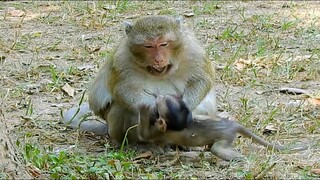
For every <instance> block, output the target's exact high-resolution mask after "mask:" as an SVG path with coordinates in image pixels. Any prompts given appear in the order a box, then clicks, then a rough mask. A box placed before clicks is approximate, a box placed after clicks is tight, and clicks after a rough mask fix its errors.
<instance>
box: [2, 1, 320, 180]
mask: <svg viewBox="0 0 320 180" xmlns="http://www.w3.org/2000/svg"><path fill="white" fill-rule="evenodd" d="M150 14H167V15H178V16H183V17H184V22H185V23H186V24H188V25H189V27H190V28H192V29H193V30H194V31H195V33H196V36H197V37H198V38H199V40H200V41H201V42H202V43H203V46H204V47H205V48H206V51H207V54H208V58H210V59H211V60H212V61H213V62H214V64H215V66H216V69H217V78H216V80H217V82H216V83H217V93H218V100H219V111H220V112H222V115H226V116H231V117H233V118H234V119H236V120H237V121H239V122H240V123H241V124H243V125H245V126H246V127H248V128H250V129H251V130H252V131H254V132H255V133H257V134H260V135H262V136H263V137H264V138H266V139H268V140H269V141H272V142H276V143H280V144H298V145H301V144H302V145H308V146H310V147H309V148H308V149H307V150H304V151H300V152H294V153H291V152H290V153H288V152H273V151H268V150H266V149H265V148H263V147H260V146H258V145H254V144H252V143H251V141H250V140H247V139H244V138H238V140H237V142H236V143H235V146H236V148H237V149H238V150H239V151H240V152H241V153H243V154H245V155H246V156H247V159H246V160H245V161H244V162H231V163H225V162H220V161H219V160H218V159H217V158H214V157H212V158H209V160H208V159H201V160H199V161H198V162H194V161H191V160H188V158H186V159H187V160H183V159H181V161H180V162H179V163H178V164H177V165H175V166H169V167H165V168H158V167H156V166H155V165H154V164H153V162H154V160H152V159H147V158H146V159H144V161H143V162H141V161H140V162H137V161H134V160H132V158H131V157H129V155H127V156H128V157H127V156H126V158H127V159H126V162H124V161H122V160H120V165H119V166H121V168H120V170H119V166H118V164H117V163H114V162H118V160H114V161H113V160H112V161H111V160H110V159H108V158H111V159H116V158H115V157H113V156H112V157H110V153H109V152H111V151H112V152H114V151H113V150H112V148H111V147H109V145H106V144H108V138H107V137H98V136H93V135H91V134H83V133H79V132H78V131H77V130H73V129H69V128H66V127H65V126H64V125H63V124H61V123H60V121H59V120H60V113H61V110H66V109H68V108H70V107H72V106H74V105H77V104H78V103H79V101H80V99H81V96H82V95H83V93H85V92H86V90H87V89H88V87H89V86H90V81H91V80H92V79H93V77H94V75H95V74H96V72H97V70H98V68H99V66H100V65H101V64H102V63H103V61H105V60H106V59H107V58H108V57H109V56H110V55H111V54H112V52H113V49H114V47H115V46H116V44H117V42H118V41H119V39H120V38H121V36H123V35H124V31H123V25H122V22H123V21H125V20H126V21H134V19H136V18H137V17H139V16H141V15H150ZM319 57H320V3H319V2H316V1H305V2H300V1H297V2H290V1H283V2H280V1H279V2H278V1H275V2H262V1H261V2H253V1H238V2H222V1H221V2H220V1H219V2H194V1H186V2H165V1H160V2H126V1H123V2H114V3H113V2H82V1H81V2H72V1H66V2H46V1H45V2H41V1H36V2H15V1H13V2H1V3H0V72H1V73H0V79H1V81H0V98H1V100H0V102H1V112H2V114H3V116H1V118H2V119H1V124H0V125H1V129H0V130H1V132H0V139H1V142H6V143H9V145H8V144H7V145H6V144H2V146H1V149H0V150H1V151H2V155H3V156H10V157H11V160H10V158H9V160H8V161H7V160H0V164H1V166H0V178H5V177H7V178H12V177H16V178H22V177H24V178H25V177H29V178H30V177H33V178H48V177H51V178H63V177H66V178H68V177H77V178H92V179H96V178H117V177H119V178H137V177H139V178H150V179H154V178H164V179H166V178H201V179H203V178H213V179H215V178H248V179H253V178H258V179H259V178H262V177H265V178H272V179H284V178H299V179H312V178H315V179H316V178H320V163H319V162H320V158H319V157H320V149H319V148H320V145H319V140H320V130H319V128H320V59H319ZM286 87H290V88H297V90H295V92H296V91H298V92H297V93H296V94H294V93H292V90H289V91H288V90H286V89H284V90H281V88H286ZM86 99H87V96H86V94H85V100H86ZM109 148H110V149H111V150H110V149H109ZM49 152H50V153H49ZM61 152H64V153H66V154H67V155H65V154H61ZM59 153H60V154H59ZM108 153H109V155H108V156H106V157H104V156H103V158H104V159H108V160H104V161H103V162H108V163H109V164H108V163H107V164H108V165H110V166H115V168H111V170H110V169H109V170H108V171H107V170H103V169H99V168H96V169H95V171H93V170H92V168H91V169H90V168H88V167H87V166H89V165H88V164H92V163H93V162H94V163H93V164H95V163H96V162H98V161H99V160H101V159H98V160H97V159H94V158H93V157H95V156H94V155H99V156H100V155H101V154H108ZM47 154H48V156H44V155H47ZM55 154H56V156H54V155H55ZM127 154H130V153H128V152H127ZM198 154H199V153H198ZM200 154H201V153H200ZM53 156H54V158H53ZM196 156H197V155H196ZM0 157H1V156H0ZM40 157H41V158H40ZM85 157H90V158H88V159H86V158H85ZM59 158H60V159H59ZM194 158H195V157H194V155H193V157H191V159H194ZM92 159H93V160H92ZM7 162H9V164H10V162H11V165H12V166H9V165H8V164H7ZM12 162H14V163H12ZM77 163H79V164H81V166H80V165H79V167H81V168H82V169H81V170H79V169H77V167H78V166H76V164H77ZM126 163H129V164H130V167H134V168H133V169H125V167H126ZM82 164H83V166H82ZM92 166H94V165H92ZM90 167H91V166H90ZM99 167H100V166H99ZM102 167H103V168H104V167H105V166H102V165H101V167H100V168H102ZM59 168H60V169H59ZM86 168H88V169H89V170H90V171H89V170H88V171H86ZM108 168H109V167H108ZM100 170H101V171H102V172H100ZM89 172H90V173H89ZM106 174H107V175H106ZM71 175H72V176H71Z"/></svg>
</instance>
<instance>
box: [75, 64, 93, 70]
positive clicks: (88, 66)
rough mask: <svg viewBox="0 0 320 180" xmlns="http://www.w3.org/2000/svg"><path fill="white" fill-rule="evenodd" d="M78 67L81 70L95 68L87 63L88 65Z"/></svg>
mask: <svg viewBox="0 0 320 180" xmlns="http://www.w3.org/2000/svg"><path fill="white" fill-rule="evenodd" d="M77 68H78V70H79V71H85V70H89V69H93V68H94V66H93V65H90V64H87V65H82V66H78V67H77Z"/></svg>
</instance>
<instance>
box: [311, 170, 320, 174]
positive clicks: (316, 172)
mask: <svg viewBox="0 0 320 180" xmlns="http://www.w3.org/2000/svg"><path fill="white" fill-rule="evenodd" d="M310 173H312V174H320V169H311V170H310Z"/></svg>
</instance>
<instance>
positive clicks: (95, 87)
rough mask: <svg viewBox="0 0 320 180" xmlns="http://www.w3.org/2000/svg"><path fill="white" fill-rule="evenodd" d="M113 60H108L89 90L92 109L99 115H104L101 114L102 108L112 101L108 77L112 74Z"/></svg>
mask: <svg viewBox="0 0 320 180" xmlns="http://www.w3.org/2000/svg"><path fill="white" fill-rule="evenodd" d="M112 61H113V59H110V60H108V61H106V63H105V64H104V65H103V67H102V68H101V69H100V70H99V72H98V74H97V76H96V78H95V80H94V81H93V83H92V85H91V87H90V90H89V105H90V109H91V110H92V111H93V112H94V113H95V114H97V115H99V116H103V114H100V113H101V110H103V109H105V108H106V106H107V105H108V104H111V101H112V96H111V93H110V90H109V89H110V87H109V84H108V78H109V76H111V65H112Z"/></svg>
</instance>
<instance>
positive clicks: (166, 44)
mask: <svg viewBox="0 0 320 180" xmlns="http://www.w3.org/2000/svg"><path fill="white" fill-rule="evenodd" d="M168 45H169V43H167V42H166V43H162V44H160V46H162V47H165V46H168Z"/></svg>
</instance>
